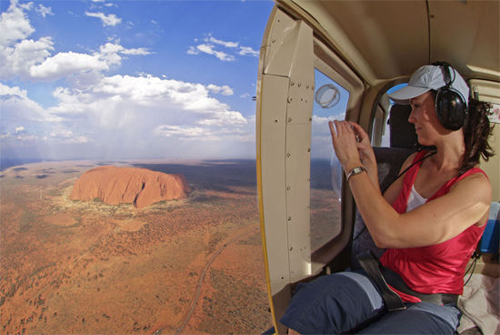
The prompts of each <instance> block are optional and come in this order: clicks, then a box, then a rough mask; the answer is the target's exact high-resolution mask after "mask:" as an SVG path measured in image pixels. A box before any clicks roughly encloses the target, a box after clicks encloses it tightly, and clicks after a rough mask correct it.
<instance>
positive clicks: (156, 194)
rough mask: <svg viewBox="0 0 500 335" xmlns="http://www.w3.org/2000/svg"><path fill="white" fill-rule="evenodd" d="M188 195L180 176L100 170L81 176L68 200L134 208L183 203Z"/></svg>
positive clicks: (127, 170) (123, 168)
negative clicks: (177, 200) (175, 200)
mask: <svg viewBox="0 0 500 335" xmlns="http://www.w3.org/2000/svg"><path fill="white" fill-rule="evenodd" d="M189 192H191V188H190V187H189V185H188V183H187V181H186V179H185V178H184V176H183V175H181V174H166V173H162V172H155V171H151V170H147V169H140V168H131V167H116V166H101V167H97V168H94V169H91V170H89V171H87V172H85V173H84V174H83V175H82V176H81V177H80V178H79V179H78V180H77V181H76V182H75V184H74V186H73V191H72V192H71V195H70V199H71V200H83V201H89V200H94V199H96V198H98V199H101V200H102V201H103V202H104V203H105V204H108V205H118V204H121V203H132V204H134V206H135V207H137V208H143V207H146V206H149V205H151V204H153V203H155V202H159V201H163V200H173V199H183V198H186V197H187V195H188V193H189Z"/></svg>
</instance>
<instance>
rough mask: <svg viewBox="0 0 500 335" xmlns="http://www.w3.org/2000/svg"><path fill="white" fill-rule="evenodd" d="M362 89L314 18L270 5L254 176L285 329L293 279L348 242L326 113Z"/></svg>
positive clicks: (270, 275) (274, 302) (273, 301)
mask: <svg viewBox="0 0 500 335" xmlns="http://www.w3.org/2000/svg"><path fill="white" fill-rule="evenodd" d="M341 74H342V75H341ZM362 90H363V84H362V82H361V81H360V80H359V79H357V77H356V76H355V75H354V74H353V73H352V72H351V70H350V69H349V68H348V67H347V66H346V65H345V64H344V63H343V62H341V61H340V60H339V59H338V58H336V56H335V55H334V54H333V53H332V52H331V51H330V50H328V49H327V48H326V47H325V46H324V45H323V44H322V43H321V42H320V41H319V40H317V39H316V38H315V36H314V35H313V30H312V28H311V27H310V26H309V25H307V24H306V23H305V22H304V21H302V20H296V19H293V18H291V17H290V16H288V15H287V14H286V13H284V12H283V11H282V10H281V9H279V8H278V7H275V8H274V9H273V12H272V13H271V17H270V19H269V22H268V25H267V28H266V32H265V35H264V39H263V45H262V48H261V56H260V63H259V80H258V87H257V116H256V123H257V183H258V195H259V211H260V220H261V231H262V240H263V247H264V257H265V262H266V275H267V284H268V293H269V296H270V305H271V312H272V314H273V318H274V323H275V329H276V330H277V331H278V332H280V333H281V332H283V331H284V329H283V328H282V327H281V326H279V324H278V323H277V322H276V320H279V318H280V317H281V315H282V314H283V313H284V311H285V309H286V306H287V305H288V302H289V300H290V298H291V295H292V285H293V284H294V283H297V282H300V281H302V280H304V279H306V278H308V277H311V276H314V275H317V274H319V273H320V272H321V271H322V270H323V268H324V267H325V265H326V264H327V263H328V262H330V261H331V260H332V259H333V258H334V257H335V256H336V255H337V254H338V253H339V252H340V251H341V250H342V249H343V248H345V247H346V246H347V245H348V242H349V238H350V236H351V229H349V228H347V229H343V228H342V226H343V225H342V220H343V219H345V218H344V216H343V215H341V198H342V180H343V174H342V168H341V167H340V164H337V163H336V162H335V160H334V159H333V157H334V154H333V148H332V145H331V139H330V134H329V129H328V120H332V119H334V118H342V119H343V118H344V117H345V115H346V110H347V109H348V108H351V110H353V111H354V110H355V108H353V107H355V105H356V99H352V98H353V97H356V96H357V97H361V96H362V94H361V93H362ZM351 92H356V93H357V94H351ZM360 92H361V93H360ZM353 104H354V105H353ZM313 111H314V112H313ZM342 205H344V204H342Z"/></svg>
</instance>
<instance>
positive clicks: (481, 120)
mask: <svg viewBox="0 0 500 335" xmlns="http://www.w3.org/2000/svg"><path fill="white" fill-rule="evenodd" d="M490 108H491V105H490V104H489V103H487V102H483V101H479V100H476V99H473V98H470V99H469V108H468V114H467V117H466V118H465V123H464V126H463V131H464V140H465V153H464V158H463V161H462V166H461V167H460V169H459V173H460V174H462V173H464V172H466V171H467V170H469V169H471V168H473V167H474V166H476V165H477V164H479V159H480V158H481V157H483V159H484V160H485V161H488V159H489V158H490V157H492V156H493V155H494V154H495V153H494V151H493V149H492V148H491V146H490V144H489V143H488V138H489V137H490V135H491V131H492V126H490V120H489V119H488V116H489V115H490V114H491V112H490Z"/></svg>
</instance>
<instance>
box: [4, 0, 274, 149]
mask: <svg viewBox="0 0 500 335" xmlns="http://www.w3.org/2000/svg"><path fill="white" fill-rule="evenodd" d="M272 7H273V3H272V2H271V1H268V0H258V1H255V0H246V1H240V0H225V1H210V0H209V1H170V0H159V1H136V0H126V1H125V0H115V1H108V0H99V1H97V0H78V1H76V0H75V1H72V0H70V1H22V0H18V1H13V0H11V1H6V0H0V15H1V16H0V31H1V32H2V33H1V34H0V104H1V105H0V108H1V110H0V112H1V114H0V117H1V123H0V139H1V150H2V152H1V155H2V158H41V159H136V158H137V159H139V158H167V159H168V158H180V159H182V158H185V159H210V158H254V157H255V102H254V101H252V96H254V95H255V89H256V86H255V84H256V80H257V68H258V60H259V58H258V53H259V48H260V45H261V41H262V36H263V33H264V29H265V25H266V22H267V19H268V17H269V14H270V12H271V9H272Z"/></svg>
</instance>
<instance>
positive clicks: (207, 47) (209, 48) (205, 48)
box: [188, 44, 235, 62]
mask: <svg viewBox="0 0 500 335" xmlns="http://www.w3.org/2000/svg"><path fill="white" fill-rule="evenodd" d="M199 52H203V53H206V54H209V55H214V56H215V57H217V58H218V59H220V60H221V61H224V62H232V61H234V60H235V58H234V56H232V55H228V54H227V53H225V52H222V51H217V50H215V46H214V45H212V44H199V45H197V46H196V50H194V49H192V48H190V49H189V51H188V53H189V54H192V55H197V54H198V53H199Z"/></svg>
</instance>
